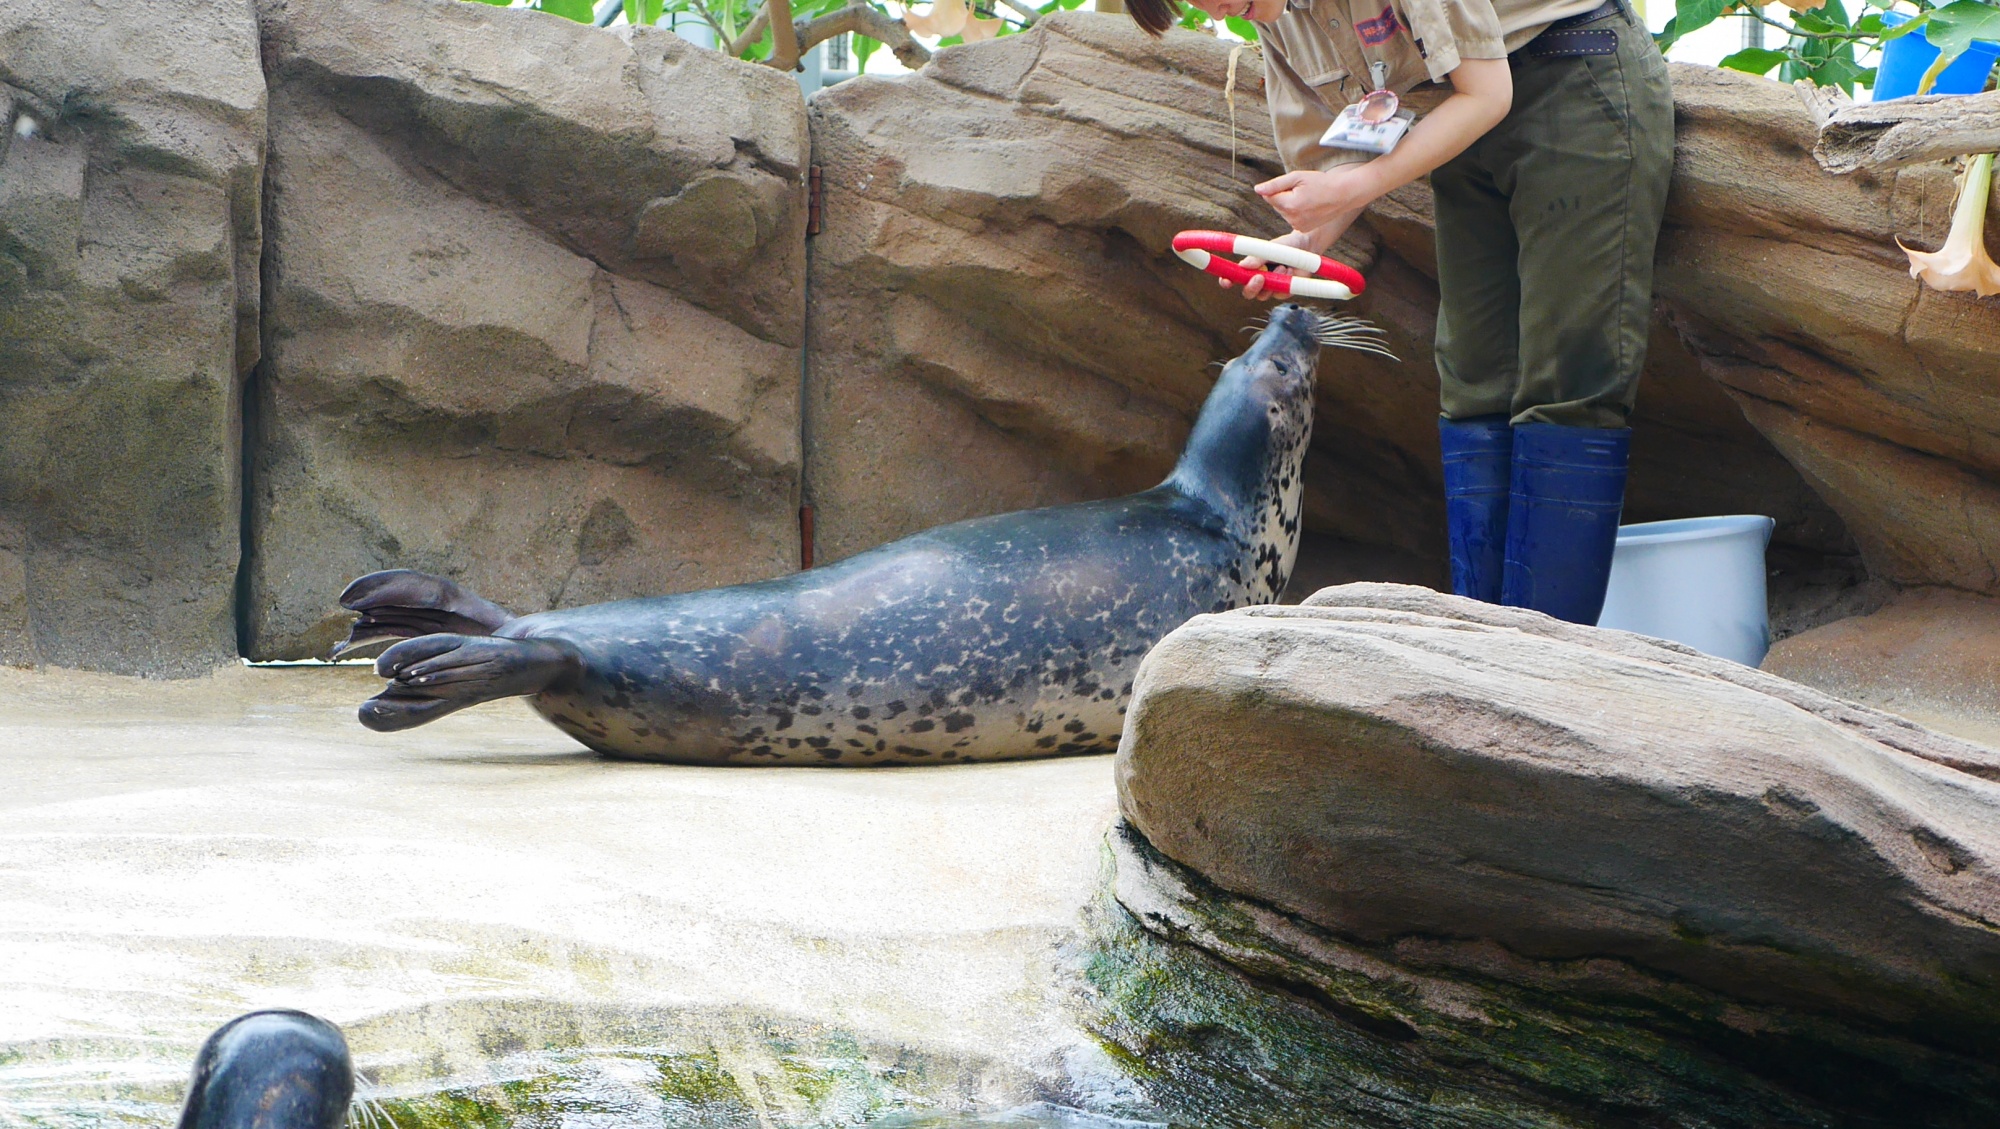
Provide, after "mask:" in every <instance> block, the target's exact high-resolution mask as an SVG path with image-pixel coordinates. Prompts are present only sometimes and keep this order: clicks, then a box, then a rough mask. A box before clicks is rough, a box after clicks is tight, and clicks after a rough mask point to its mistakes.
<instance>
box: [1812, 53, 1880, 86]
mask: <svg viewBox="0 0 2000 1129" xmlns="http://www.w3.org/2000/svg"><path fill="white" fill-rule="evenodd" d="M1812 80H1813V81H1814V82H1815V83H1817V84H1819V85H1820V86H1838V87H1840V88H1841V89H1842V90H1845V91H1847V92H1848V93H1849V94H1852V93H1854V88H1855V86H1857V85H1859V86H1864V87H1867V86H1874V85H1875V68H1874V67H1864V66H1862V65H1861V64H1859V63H1857V62H1855V61H1854V60H1853V59H1838V58H1836V59H1828V60H1827V61H1826V62H1824V63H1821V64H1820V65H1819V69H1818V70H1816V71H1814V72H1813V74H1812Z"/></svg>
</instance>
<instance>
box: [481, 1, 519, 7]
mask: <svg viewBox="0 0 2000 1129" xmlns="http://www.w3.org/2000/svg"><path fill="white" fill-rule="evenodd" d="M472 2H473V3H475V4H491V5H493V6H494V7H496V8H505V7H506V6H508V5H509V4H512V3H513V2H514V0H472Z"/></svg>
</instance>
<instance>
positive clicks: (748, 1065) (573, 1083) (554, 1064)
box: [361, 1032, 959, 1129]
mask: <svg viewBox="0 0 2000 1129" xmlns="http://www.w3.org/2000/svg"><path fill="white" fill-rule="evenodd" d="M532 1061H533V1062H534V1063H535V1066H536V1070H535V1072H534V1073H533V1074H532V1075H531V1076H529V1077H525V1078H518V1079H514V1080H510V1081H505V1082H498V1083H493V1084H488V1085H482V1086H476V1087H464V1088H458V1089H448V1090H441V1091H435V1092H427V1093H423V1094H419V1095H415V1096H406V1097H395V1098H386V1099H377V1100H374V1101H372V1102H370V1103H369V1105H370V1112H372V1113H373V1115H374V1120H375V1121H376V1122H379V1123H380V1125H381V1129H389V1127H390V1126H391V1125H392V1124H393V1126H394V1129H541V1127H543V1126H551V1127H552V1126H558V1125H573V1124H583V1123H599V1124H614V1125H656V1126H670V1127H674V1129H738V1127H742V1129H755V1127H759V1126H780V1127H790V1126H800V1127H805V1126H814V1127H818V1126H845V1125H862V1124H866V1123H868V1122H871V1121H875V1120H878V1119H880V1118H882V1117H884V1116H886V1115H889V1114H893V1113H898V1112H904V1111H925V1110H934V1109H935V1108H936V1105H937V1091H938V1090H939V1086H937V1085H936V1084H935V1083H936V1081H937V1080H936V1079H933V1078H931V1077H930V1074H931V1073H932V1070H931V1067H932V1066H933V1064H931V1063H929V1062H928V1061H927V1060H923V1059H921V1058H913V1056H912V1055H911V1054H910V1053H908V1052H897V1053H894V1054H892V1055H884V1054H882V1053H880V1052H879V1050H878V1051H874V1052H871V1051H870V1049H869V1048H866V1047H864V1046H863V1045H862V1044H861V1043H860V1042H859V1041H858V1040H856V1039H855V1038H853V1037H852V1036H851V1035H849V1034H847V1033H845V1032H835V1033H829V1034H826V1035H824V1036H822V1037H818V1038H800V1037H798V1036H797V1035H795V1034H791V1033H772V1034H769V1035H768V1036H767V1037H766V1038H764V1039H763V1040H761V1042H760V1043H759V1044H757V1045H753V1046H739V1047H734V1048H732V1049H731V1050H730V1051H729V1052H728V1053H727V1054H724V1053H721V1052H718V1051H717V1050H715V1049H710V1050H707V1051H704V1052H700V1053H661V1052H657V1051H640V1050H616V1051H609V1050H591V1051H567V1052H562V1051H559V1052H553V1053H544V1054H538V1055H535V1056H533V1059H532ZM958 1070H959V1068H958V1066H957V1065H955V1064H951V1065H944V1066H943V1068H942V1070H941V1071H939V1073H941V1074H943V1075H947V1076H950V1077H956V1076H957V1074H958ZM369 1120H370V1119H369V1116H368V1115H367V1114H363V1115H362V1116H361V1124H362V1125H363V1126H364V1127H365V1126H367V1125H368V1124H369Z"/></svg>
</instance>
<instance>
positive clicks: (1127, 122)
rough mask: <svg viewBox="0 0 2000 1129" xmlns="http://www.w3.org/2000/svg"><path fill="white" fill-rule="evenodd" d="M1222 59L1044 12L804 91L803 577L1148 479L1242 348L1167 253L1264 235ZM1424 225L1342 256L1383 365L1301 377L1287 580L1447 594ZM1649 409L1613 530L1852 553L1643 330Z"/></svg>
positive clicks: (1420, 218) (1244, 94)
mask: <svg viewBox="0 0 2000 1129" xmlns="http://www.w3.org/2000/svg"><path fill="white" fill-rule="evenodd" d="M1228 57H1229V49H1228V47H1227V46H1226V45H1225V44H1222V43H1219V42H1217V41H1216V40H1213V39H1210V38H1207V37H1205V36H1199V35H1194V34H1182V33H1179V32H1176V33H1173V34H1170V35H1169V36H1167V37H1166V38H1165V39H1164V40H1162V41H1160V42H1158V43H1155V42H1153V41H1151V40H1148V39H1146V38H1145V37H1144V36H1143V35H1141V34H1140V33H1138V32H1137V31H1135V30H1134V29H1133V27H1132V25H1131V22H1130V21H1129V19H1127V18H1125V17H1122V16H1103V15H1096V14H1092V13H1084V12H1077V13H1067V14H1063V15H1059V16H1056V17H1053V18H1051V19H1048V20H1045V21H1043V22H1042V24H1041V25H1039V26H1038V27H1037V28H1036V30H1035V31H1033V32H1031V33H1029V34H1027V35H1023V36H1019V37H1010V38H1008V39H1005V40H997V41H994V42H991V43H985V44H979V45H976V46H974V47H971V48H964V49H959V48H954V49H950V50H947V51H945V52H942V53H941V54H940V55H939V56H938V58H937V59H936V61H935V62H933V63H932V65H931V66H929V67H927V68H926V69H925V70H924V71H922V72H921V73H920V74H918V75H916V76H912V77H909V78H898V79H892V80H883V79H862V80H857V81H855V82H852V83H845V84H842V85H841V86H839V87H836V88H834V89H831V90H829V91H827V92H825V93H823V94H821V95H820V96H818V97H817V98H815V99H814V101H813V115H814V145H815V160H816V161H817V162H819V163H820V164H821V165H822V166H824V168H825V183H826V194H827V195H826V216H825V222H826V228H825V232H824V233H823V234H822V235H820V236H819V237H818V238H817V239H816V240H815V241H814V244H813V256H812V264H811V277H812V290H811V293H812V299H811V300H812V302H813V311H812V315H811V318H810V324H811V333H812V344H811V355H812V360H811V363H810V365H809V375H808V393H807V395H808V410H807V429H808V434H809V436H810V442H809V446H810V448H811V452H812V453H811V455H810V456H809V458H808V460H807V462H808V468H807V479H808V483H807V488H808V493H809V495H810V499H811V501H812V502H813V503H814V505H815V506H816V508H817V512H818V515H819V527H820V538H819V543H820V548H821V552H822V554H823V555H825V556H828V557H838V556H843V555H846V554H848V553H852V552H855V551H857V550H859V549H862V548H866V547H868V546H870V545H873V544H877V543H879V542H881V541H884V540H888V539H890V538H892V537H894V536H898V535H900V534H903V533H907V532H910V531H912V530H915V529H919V528H923V527H924V526H927V525H931V524H935V523H937V522H940V521H945V520H950V519H954V518H959V517H965V516H970V515H973V514H978V513H986V512H993V511H1000V510H1006V509H1013V508H1019V507H1023V506H1029V505H1035V504H1041V503H1051V502H1060V501H1070V500H1074V499H1078V498H1085V497H1098V496H1108V495H1115V494H1118V493H1121V492H1124V491H1128V490H1132V489H1137V488H1141V487H1143V486H1146V485H1150V484H1151V483H1152V482H1153V481H1155V480H1157V478H1158V477H1159V476H1160V474H1161V473H1163V472H1164V470H1165V469H1166V468H1167V467H1168V466H1169V465H1170V463H1171V459H1172V456H1173V453H1174V451H1175V450H1176V449H1177V447H1178V444H1179V437H1180V436H1181V435H1182V434H1184V433H1185V431H1186V428H1187V426H1188V422H1189V420H1190V419H1191V417H1192V415H1193V412H1194V408H1195V406H1196V405H1197V404H1198V403H1199V399H1200V396H1201V393H1202V391H1203V390H1204V389H1205V387H1206V385H1207V383H1208V379H1209V377H1208V374H1207V371H1206V369H1205V367H1204V366H1206V365H1208V364H1209V363H1210V362H1211V361H1214V360H1217V359H1220V358H1225V357H1228V356H1230V355H1232V354H1233V353H1234V352H1235V351H1236V350H1237V348H1238V347H1239V345H1238V342H1240V340H1241V339H1240V338H1239V337H1238V336H1237V332H1236V331H1237V330H1238V328H1239V327H1240V326H1241V325H1243V324H1244V323H1245V322H1247V321H1248V320H1250V319H1251V318H1252V317H1254V316H1256V308H1255V307H1251V306H1246V305H1245V304H1244V303H1243V302H1242V301H1241V300H1240V299H1239V298H1237V297H1235V296H1234V295H1233V294H1225V293H1223V292H1221V291H1219V290H1218V289H1217V288H1216V287H1215V285H1214V284H1213V281H1212V280H1210V279H1207V278H1205V277H1204V276H1202V275H1199V274H1197V273H1195V272H1194V271H1191V270H1189V269H1188V268H1187V267H1186V266H1184V265H1182V264H1181V263H1180V262H1179V261H1178V260H1176V259H1174V258H1173V257H1172V256H1171V255H1170V254H1167V253H1166V247H1167V244H1168V241H1169V240H1170V239H1171V238H1172V236H1173V233H1174V232H1176V231H1178V230H1181V229H1183V228H1191V227H1207V228H1221V229H1225V230H1235V231H1243V232H1268V231H1270V230H1272V229H1273V227H1274V225H1275V224H1276V222H1277V221H1276V220H1275V218H1274V217H1273V216H1272V215H1271V214H1270V212H1269V210H1268V209H1267V208H1265V207H1264V206H1263V205H1262V204H1261V202H1259V201H1258V200H1257V199H1256V197H1255V196H1254V194H1253V193H1251V192H1250V186H1251V185H1252V184H1253V183H1255V182H1256V181H1258V180H1261V179H1263V178H1265V177H1267V176H1270V175H1273V174H1274V173H1275V172H1276V171H1277V167H1278V166H1277V158H1276V154H1275V152H1274V151H1273V150H1272V148H1271V146H1270V141H1269V132H1270V130H1269V124H1268V121H1267V119H1266V112H1265V108H1264V103H1263V99H1262V97H1261V83H1262V78H1261V69H1260V68H1259V66H1258V64H1257V62H1256V59H1255V57H1254V56H1245V57H1243V58H1241V59H1240V60H1239V68H1238V86H1237V90H1236V93H1235V101H1236V107H1235V117H1236V130H1235V140H1234V144H1233V150H1232V142H1231V130H1230V110H1229V106H1228V104H1227V103H1226V102H1225V100H1224V98H1223V92H1222V88H1223V85H1224V82H1225V78H1226V74H1227V71H1228V65H1229V64H1228ZM1232 151H1233V152H1234V155H1235V157H1236V164H1235V165H1234V166H1232V165H1231V161H1230V158H1231V154H1232ZM1723 159H1724V160H1726V159H1727V157H1726V155H1725V156H1724V157H1723ZM1232 171H1233V174H1234V175H1233V176H1232ZM1430 227H1431V224H1430V217H1429V201H1428V194H1427V191H1426V190H1425V189H1424V188H1423V187H1422V186H1413V187H1412V188H1409V189H1405V190H1403V191H1402V192H1399V193H1397V194H1396V195H1395V196H1394V197H1393V198H1391V199H1389V200H1386V201H1384V202H1383V203H1382V204H1381V205H1380V206H1378V207H1377V208H1376V209H1374V211H1373V212H1372V213H1371V215H1370V217H1369V218H1368V220H1367V222H1365V223H1364V224H1362V225H1359V226H1357V228H1356V229H1355V231H1354V232H1353V233H1351V234H1350V236H1349V237H1348V238H1347V239H1346V240H1344V241H1343V243H1342V245H1341V246H1340V247H1339V248H1337V249H1336V253H1337V254H1339V255H1340V256H1341V257H1343V258H1345V259H1347V260H1348V261H1350V262H1353V263H1355V264H1357V265H1359V266H1361V267H1362V268H1363V269H1364V270H1366V271H1367V273H1368V276H1369V292H1368V293H1367V294H1366V295H1365V296H1364V297H1363V298H1362V299H1361V300H1359V301H1357V302H1355V303H1353V304H1352V305H1351V306H1349V307H1346V309H1348V310H1351V311H1352V312H1356V313H1361V314H1365V315H1366V316H1368V317H1370V318H1372V319H1374V320H1376V321H1377V322H1378V323H1380V324H1382V325H1383V326H1384V327H1385V328H1387V329H1388V330H1389V331H1390V337H1391V340H1392V342H1393V345H1394V348H1395V350H1396V351H1397V352H1398V353H1399V354H1400V355H1401V356H1402V357H1404V358H1405V361H1404V363H1402V364H1394V363H1390V362H1387V361H1383V360H1380V359H1378V358H1373V357H1368V356H1364V355H1361V354H1357V353H1351V352H1342V351H1333V352H1329V353H1328V355H1327V356H1326V358H1325V359H1324V360H1323V361H1322V364H1321V376H1320V392H1319V395H1320V403H1319V412H1318V423H1317V427H1316V436H1315V444H1314V451H1313V457H1312V459H1311V460H1310V461H1309V462H1308V464H1307V476H1308V478H1307V481H1308V494H1307V519H1308V528H1309V530H1310V531H1311V533H1312V534H1313V535H1314V536H1315V538H1316V540H1315V541H1314V542H1313V543H1311V544H1309V546H1308V549H1307V552H1306V554H1305V555H1304V556H1303V557H1302V559H1301V564H1300V568H1301V573H1302V575H1305V576H1311V575H1315V574H1319V575H1338V574H1340V573H1342V572H1349V573H1351V572H1353V571H1354V570H1355V568H1356V567H1357V566H1358V567H1361V568H1366V569H1369V570H1372V571H1374V573H1375V575H1378V576H1381V575H1398V576H1409V577H1411V578H1415V579H1422V580H1426V581H1435V580H1437V579H1439V578H1440V577H1441V575H1442V567H1443V565H1442V555H1443V509H1442V504H1441V503H1440V502H1439V501H1438V500H1437V494H1438V491H1439V475H1438V469H1437V458H1438V456H1437V435H1436V422H1435V420H1436V415H1437V406H1436V403H1437V388H1436V383H1437V378H1436V373H1435V369H1434V367H1433V365H1432V361H1431V354H1430V347H1429V342H1430V339H1431V335H1432V331H1433V326H1434V323H1435V310H1436V302H1437V292H1436V284H1435V282H1434V281H1433V278H1432V275H1433V274H1434V273H1435V267H1434V265H1433V254H1432V251H1431V245H1430V239H1431V236H1430ZM1645 389H1646V390H1645V393H1644V394H1643V395H1642V397H1641V409H1640V417H1639V419H1638V421H1637V427H1638V434H1637V436H1636V438H1635V443H1634V460H1635V472H1634V477H1633V485H1632V494H1631V500H1630V511H1629V515H1630V518H1631V520H1652V519H1657V518H1665V517H1679V516H1688V515H1692V514H1702V513H1727V512H1745V511H1748V512H1757V513H1766V514H1771V515H1773V516H1775V517H1777V518H1778V519H1779V522H1780V532H1779V535H1778V540H1779V543H1780V544H1781V545H1783V546H1786V547H1788V548H1792V547H1796V548H1801V549H1805V550H1807V551H1809V552H1810V553H1813V554H1827V553H1840V552H1843V551H1850V552H1851V547H1850V546H1849V545H1848V542H1847V540H1846V536H1845V533H1844V532H1843V530H1842V528H1841V524H1840V520H1839V519H1838V518H1837V517H1835V516H1834V514H1833V513H1832V512H1831V511H1830V510H1828V509H1827V507H1826V506H1825V505H1824V504H1823V503H1822V502H1820V501H1819V500H1818V499H1817V498H1816V497H1815V496H1814V494H1813V492H1812V491H1811V489H1809V488H1808V487H1807V485H1806V483H1805V482H1804V481H1803V480H1802V479H1801V478H1800V476H1799V475H1798V473H1797V472H1795V471H1794V470H1792V469H1791V467H1790V466H1789V465H1788V464H1786V462H1785V461H1784V459H1783V458H1781V457H1780V456H1779V454H1778V453H1777V452H1776V451H1775V450H1773V449H1772V447H1771V446H1770V444H1769V443H1767V442H1765V441H1764V440H1763V439H1762V438H1761V437H1760V436H1759V435H1758V434H1757V432H1756V431H1755V430H1754V429H1753V428H1752V427H1751V426H1750V425H1749V424H1748V423H1746V422H1745V421H1744V419H1743V415H1742V413H1741V412H1740V411H1739V410H1738V409H1737V407H1736V406H1735V405H1734V404H1733V403H1731V401H1730V399H1729V397H1728V396H1726V395H1725V394H1724V393H1723V392H1721V391H1720V390H1719V389H1718V388H1717V387H1716V385H1715V384H1714V383H1713V382H1712V381H1710V380H1709V379H1707V378H1706V377H1705V376H1703V374H1702V373H1701V372H1700V370H1699V369H1698V367H1697V366H1696V364H1695V362H1694V359H1693V358H1692V357H1691V356H1690V355H1689V354H1688V353H1687V352H1686V351H1685V350H1683V349H1682V348H1680V347H1679V345H1678V343H1677V341H1676V339H1675V337H1674V335H1673V334H1672V333H1671V332H1669V331H1668V330H1667V328H1666V326H1665V323H1664V322H1663V323H1662V324H1661V327H1660V331H1659V332H1657V333H1656V334H1655V359H1654V362H1653V364H1652V366H1651V368H1650V369H1649V372H1648V376H1647V382H1646V385H1645ZM1358 546H1365V548H1362V549H1360V550H1359V551H1357V547H1358ZM1316 558H1324V559H1316Z"/></svg>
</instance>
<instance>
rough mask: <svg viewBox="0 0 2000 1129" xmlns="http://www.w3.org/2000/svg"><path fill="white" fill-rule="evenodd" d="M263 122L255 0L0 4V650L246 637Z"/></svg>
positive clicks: (171, 645) (205, 663) (44, 659)
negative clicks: (242, 565)
mask: <svg viewBox="0 0 2000 1129" xmlns="http://www.w3.org/2000/svg"><path fill="white" fill-rule="evenodd" d="M264 131H265V96H264V79H263V76H262V75H261V74H260V73H259V71H258V66H257V22H256V18H255V15H254V13H253V12H252V10H251V7H250V4H249V2H248V0H213V2H211V0H162V2H161V3H157V4H147V5H132V4H124V5H115V4H71V3H64V2H61V0H9V2H8V3H6V4H5V5H0V662H6V663H14V664H34V663H54V664H60V665H65V666H83V667H98V668H104V669H110V670H124V671H162V672H174V673H180V672H192V671H195V670H200V669H204V668H206V667H209V666H211V665H213V664H214V663H216V662H220V661H223V660H225V659H226V658H228V657H229V656H230V655H232V654H234V653H235V649H236V632H235V612H234V584H235V578H236V565H237V552H238V549H237V546H238V526H239V524H240V520H239V517H238V513H239V497H238V432H239V425H238V408H239V393H240V390H241V387H242V377H243V374H244V373H246V372H247V371H248V370H249V368H250V366H251V365H253V364H255V363H256V360H257V325H258V319H257V311H258V282H257V262H258V252H259V240H260V223H259V190H260V185H261V181H262V173H263V167H264Z"/></svg>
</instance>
